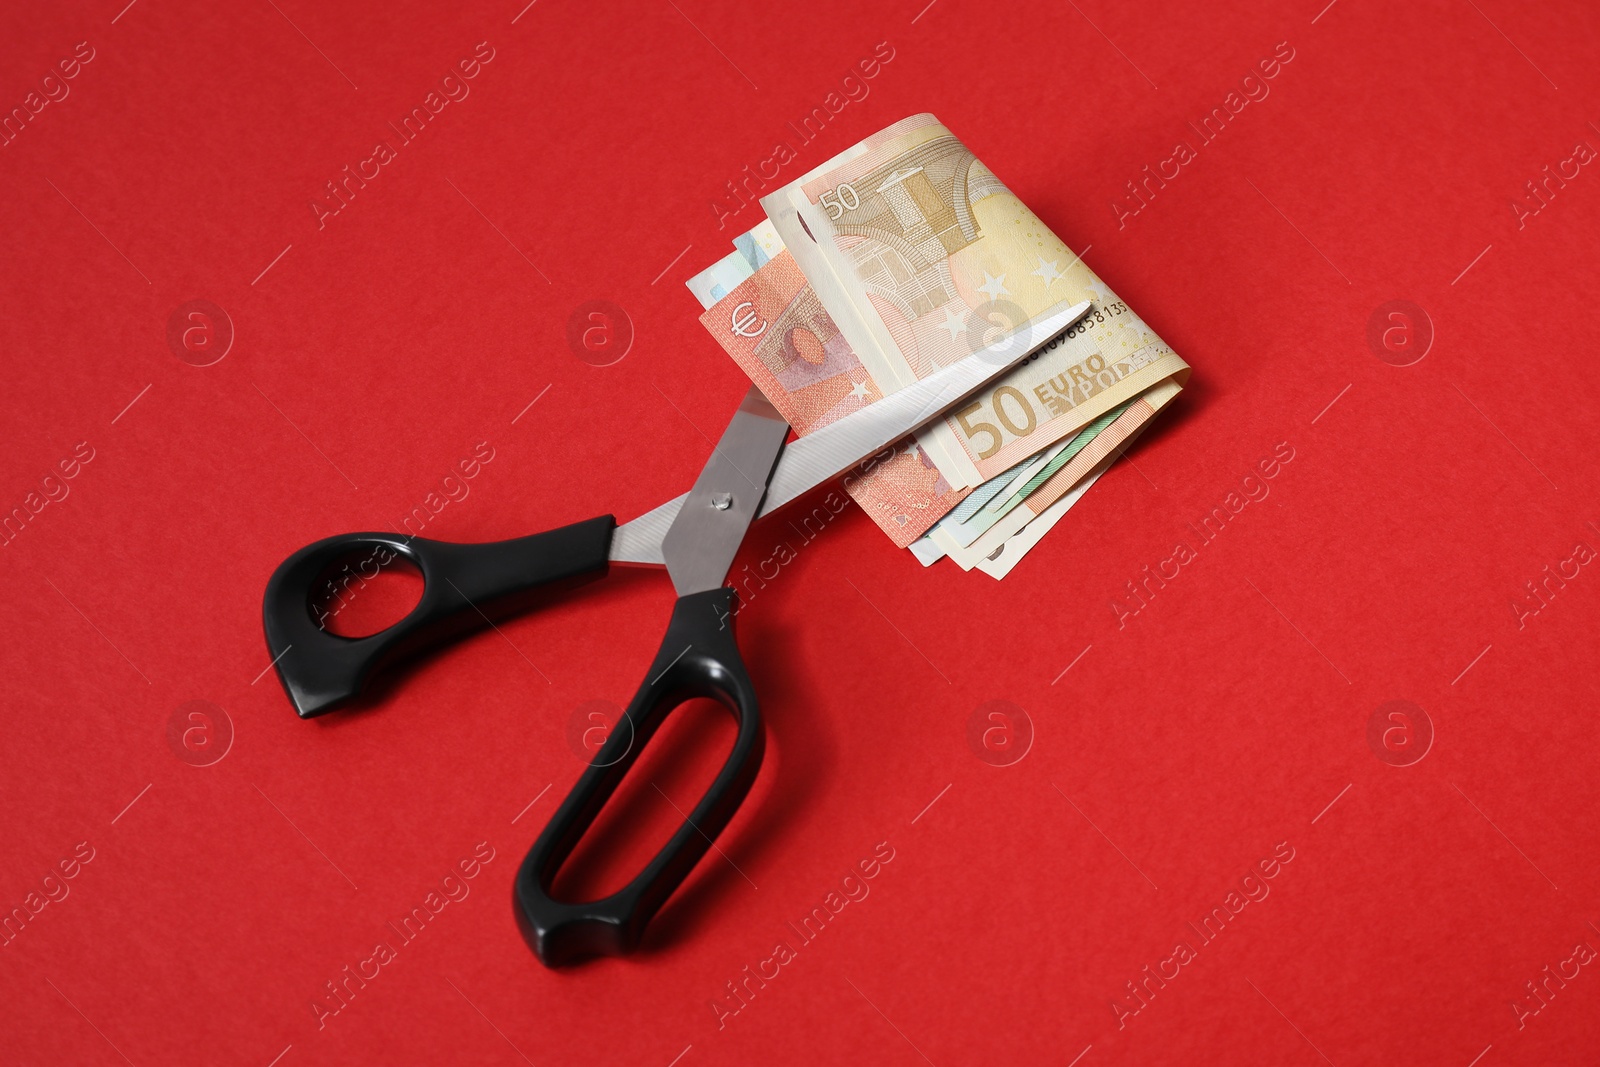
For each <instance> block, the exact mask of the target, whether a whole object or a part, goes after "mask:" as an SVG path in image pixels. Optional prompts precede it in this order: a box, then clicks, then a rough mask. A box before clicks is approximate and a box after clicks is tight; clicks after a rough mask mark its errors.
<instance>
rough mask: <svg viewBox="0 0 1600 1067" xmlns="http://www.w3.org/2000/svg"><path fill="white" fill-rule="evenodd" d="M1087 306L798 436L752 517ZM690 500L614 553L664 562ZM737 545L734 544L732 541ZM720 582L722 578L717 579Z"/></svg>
mask: <svg viewBox="0 0 1600 1067" xmlns="http://www.w3.org/2000/svg"><path fill="white" fill-rule="evenodd" d="M1092 306H1093V305H1092V304H1091V303H1090V302H1088V301H1085V302H1083V303H1081V304H1074V305H1072V306H1071V307H1068V308H1064V309H1062V310H1060V311H1054V312H1050V313H1048V314H1045V315H1043V316H1041V317H1039V318H1038V319H1036V320H1034V321H1033V322H1030V323H1029V324H1028V325H1026V326H1024V327H1023V328H1022V329H1021V330H1018V331H1015V332H1014V333H1012V334H1010V335H1008V336H1007V337H1004V338H1002V339H1001V340H999V341H997V342H995V343H994V344H992V345H989V346H988V347H987V348H982V349H979V350H978V351H977V352H974V353H973V354H972V355H970V356H968V357H966V358H965V359H962V360H960V361H958V362H956V363H952V364H950V366H948V367H945V368H944V369H943V370H941V371H938V372H937V373H934V374H931V375H929V376H928V377H926V378H924V379H922V380H921V381H920V382H916V383H914V384H912V385H908V386H906V387H905V388H904V389H901V390H899V391H897V392H894V393H890V394H889V395H888V396H886V397H884V398H883V399H882V400H879V401H878V402H877V403H875V404H871V405H869V406H868V407H866V408H863V409H862V410H861V411H858V412H856V413H855V414H853V415H847V416H845V417H844V418H842V419H840V420H839V421H838V422H835V423H833V424H831V425H829V426H824V427H823V428H822V429H820V430H818V431H817V432H816V433H813V434H809V435H807V436H805V437H802V438H801V439H800V440H798V441H795V442H794V443H793V444H791V445H789V447H788V448H786V449H784V450H783V455H782V456H781V458H779V460H778V465H777V469H776V470H775V471H774V472H773V474H772V478H771V481H770V482H769V483H768V484H767V491H766V497H765V499H764V500H763V501H762V503H761V509H760V511H759V512H758V513H757V514H756V516H755V517H756V518H760V517H761V516H763V515H767V514H770V513H771V512H773V511H776V510H777V509H778V508H780V507H782V506H783V505H785V504H787V503H789V501H791V500H793V499H795V498H796V497H798V496H802V495H804V494H805V493H808V492H810V491H811V490H812V489H814V488H816V487H817V486H818V485H820V484H822V483H823V482H825V481H827V480H828V479H829V478H832V477H834V476H835V475H838V474H839V473H841V472H843V471H845V470H848V469H849V468H850V467H853V466H854V465H856V464H857V463H860V462H861V461H862V460H864V459H866V458H867V457H868V456H870V455H872V454H873V453H875V452H878V451H881V450H882V449H883V448H884V447H885V446H887V445H890V444H892V443H894V442H895V441H898V440H899V439H900V438H902V437H904V436H905V435H906V434H908V433H910V432H911V431H913V430H915V429H916V428H917V427H919V426H921V425H923V424H924V423H926V422H928V421H930V420H932V419H934V418H936V417H937V416H939V415H941V414H943V413H944V412H945V411H947V410H948V409H950V408H951V407H953V406H955V404H956V402H957V401H959V400H961V399H962V398H963V397H965V396H967V395H968V394H969V393H971V392H973V391H974V390H975V389H977V388H978V387H980V386H982V385H983V384H985V383H986V382H989V381H992V380H993V379H995V378H997V377H999V376H1000V375H1002V374H1004V373H1005V372H1006V371H1008V370H1010V369H1011V368H1012V367H1014V366H1016V365H1017V364H1018V363H1021V362H1022V361H1023V360H1024V359H1026V358H1028V357H1029V356H1031V355H1033V354H1034V353H1036V352H1038V351H1039V350H1040V349H1042V348H1044V347H1045V346H1046V345H1048V344H1050V343H1051V342H1052V341H1054V340H1055V339H1056V338H1057V337H1059V336H1060V335H1061V334H1062V333H1063V332H1064V331H1065V330H1066V329H1067V328H1068V327H1070V326H1071V325H1072V324H1073V323H1075V322H1077V321H1078V320H1079V319H1081V318H1083V316H1084V315H1086V314H1087V313H1088V312H1089V309H1090V307H1092ZM730 428H731V427H730ZM702 477H703V475H702ZM697 484H698V483H697ZM688 497H689V494H688V493H685V494H683V495H682V496H678V497H674V498H673V499H671V500H669V501H667V502H666V503H665V504H662V505H660V506H659V507H656V508H654V509H652V510H650V511H647V512H645V513H644V514H643V515H641V516H639V517H638V518H637V519H634V520H633V521H632V522H628V523H624V524H623V525H621V526H619V527H617V532H616V535H615V537H614V538H613V539H612V542H611V558H612V559H613V560H616V561H618V562H625V563H649V564H656V565H661V564H664V563H665V562H666V560H665V558H664V557H663V555H662V548H661V546H662V542H663V540H664V539H665V537H666V534H667V531H668V529H669V528H670V527H671V526H672V525H673V521H674V520H675V519H676V518H677V517H678V513H679V512H680V511H681V510H682V508H683V505H684V502H685V501H686V500H687V499H688ZM741 537H742V533H741ZM734 547H735V549H737V547H738V546H737V544H735V546H734ZM729 560H730V562H731V560H732V557H731V556H730V557H729ZM724 574H726V568H724ZM721 580H722V576H720V575H719V576H718V578H717V581H718V582H720V581H721Z"/></svg>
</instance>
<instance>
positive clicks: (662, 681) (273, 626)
mask: <svg viewBox="0 0 1600 1067" xmlns="http://www.w3.org/2000/svg"><path fill="white" fill-rule="evenodd" d="M1089 308H1090V304H1089V303H1088V302H1084V303H1080V304H1077V305H1074V306H1072V307H1066V308H1062V307H1059V306H1058V307H1057V308H1055V309H1052V310H1051V311H1050V312H1048V313H1046V314H1044V315H1042V316H1039V317H1037V318H1036V319H1034V320H1033V321H1031V322H1030V323H1028V324H1026V325H1025V326H1024V327H1022V328H1021V329H1018V330H1015V331H1013V332H1012V333H1010V334H1009V335H1007V336H1006V337H1004V338H1001V339H1000V340H998V341H996V342H995V343H993V344H991V345H989V346H987V347H986V348H984V349H981V350H979V351H977V352H974V353H972V354H971V355H969V356H967V357H966V358H964V359H961V360H959V361H957V362H955V363H952V364H950V365H949V366H947V367H945V368H944V369H942V370H940V371H938V372H936V373H934V374H932V375H930V376H928V377H927V378H924V379H922V380H921V381H918V382H915V383H913V384H911V385H908V386H906V387H905V388H903V389H900V390H898V391H896V392H893V393H890V394H889V395H887V396H885V397H884V398H883V399H881V400H879V401H877V402H876V403H873V404H870V405H868V406H867V407H865V408H862V409H861V410H860V411H857V412H854V413H852V414H850V415H847V416H845V417H844V418H841V419H839V420H838V421H836V422H833V423H831V424H829V425H828V426H825V427H823V428H822V429H820V430H817V431H816V432H814V433H811V434H808V435H807V436H806V437H803V438H800V439H798V440H796V441H795V442H794V443H793V444H789V445H787V446H786V445H785V441H786V439H787V436H788V433H789V425H788V423H786V422H785V421H784V419H783V418H782V416H780V415H779V414H778V413H777V411H776V410H774V409H773V407H772V404H771V403H770V402H769V401H768V400H767V398H766V397H765V396H763V395H762V393H761V391H760V390H759V389H757V388H756V387H755V386H751V387H750V391H749V392H748V393H746V394H745V397H744V400H743V402H742V403H740V405H739V409H738V411H736V412H735V413H734V415H733V418H732V419H731V420H730V421H729V423H728V426H727V429H726V430H725V431H724V432H723V434H722V439H721V440H720V441H719V442H718V443H717V446H716V449H715V450H714V451H713V452H712V454H711V458H710V459H708V460H707V461H706V464H705V467H704V468H703V469H702V470H701V472H700V476H699V477H698V478H697V479H696V480H695V483H694V487H693V488H692V489H690V490H689V491H688V492H687V493H684V494H683V495H681V496H677V497H674V498H673V499H672V500H669V501H667V502H666V503H665V504H662V505H661V506H660V507H657V508H655V509H654V510H652V511H649V512H646V513H645V514H644V515H641V516H640V517H638V518H637V519H634V520H633V521H632V522H628V523H624V524H623V525H621V526H618V525H617V522H616V519H615V518H614V517H613V516H611V515H602V516H600V517H598V518H594V519H589V520H587V521H585V522H577V523H573V524H572V525H570V526H563V527H561V528H559V529H555V530H550V531H547V532H545V533H539V534H533V535H532V536H529V537H521V538H515V539H512V540H509V541H494V542H488V543H483V544H452V543H448V542H444V541H431V540H427V539H425V538H421V537H402V536H399V535H397V534H389V533H351V534H343V535H340V536H337V537H329V538H326V539H325V540H321V541H318V542H316V543H315V544H311V545H307V546H306V547H305V548H302V549H301V550H300V551H298V552H296V553H294V554H293V555H291V556H290V557H289V558H288V559H286V560H284V561H283V563H282V564H281V565H280V566H279V567H278V569H277V570H276V571H275V572H274V573H273V575H272V577H271V578H270V579H269V580H268V582H267V589H266V596H265V600H264V603H263V607H262V619H263V624H264V628H265V630H266V638H267V648H268V651H269V652H270V653H271V654H272V657H273V663H274V666H275V667H276V670H277V673H278V679H279V681H281V682H282V683H283V688H284V691H285V692H286V693H287V694H288V696H289V700H290V702H291V703H292V704H293V705H294V708H295V711H296V712H297V713H298V714H299V715H300V717H301V718H311V717H313V716H316V715H321V714H323V713H324V712H327V711H331V710H333V709H334V708H336V707H338V706H339V705H341V704H343V703H345V702H347V701H349V700H351V699H353V698H355V697H356V696H358V695H359V694H360V693H361V691H362V689H363V688H364V687H365V686H366V685H367V683H368V682H369V681H370V680H372V679H373V678H374V677H375V676H376V675H378V674H380V673H382V672H384V671H386V670H389V669H393V668H395V667H398V666H401V665H402V664H404V663H408V662H412V661H414V660H415V659H416V658H417V655H418V653H420V652H422V651H423V650H425V649H428V648H431V647H434V646H437V645H440V644H442V643H444V642H446V641H449V640H452V639H454V638H457V637H461V636H464V635H465V634H467V633H470V632H472V631H475V630H479V629H482V628H484V627H486V626H488V625H489V624H490V620H491V619H497V618H503V617H505V616H507V615H510V614H513V613H516V612H518V611H521V610H525V609H526V608H528V607H531V606H532V605H533V603H534V602H535V600H536V599H537V594H539V593H543V592H548V591H550V590H552V589H554V588H559V587H568V586H572V585H576V584H581V583H583V582H586V581H590V580H593V579H597V578H600V577H602V576H604V575H605V574H606V572H607V570H608V569H609V567H610V564H612V563H632V564H644V565H653V566H664V567H665V568H666V569H667V573H668V575H670V576H671V578H672V584H673V587H674V589H675V590H676V591H677V594H678V600H677V603H676V604H675V605H674V607H673V609H672V617H671V619H670V621H669V622H668V623H667V633H666V636H665V637H664V638H663V639H662V641H661V650H660V652H658V653H657V655H656V658H655V661H654V662H653V663H651V665H650V668H649V670H648V671H646V672H645V680H644V682H643V683H641V685H640V686H639V690H638V693H637V694H636V695H635V696H634V698H633V701H632V703H630V704H629V705H628V707H627V709H626V710H625V711H624V712H623V716H622V719H621V720H619V721H618V723H617V726H616V727H615V728H613V729H612V730H611V732H610V736H609V738H608V739H607V741H606V743H605V744H604V746H602V748H601V750H600V752H599V753H597V754H596V756H595V757H594V759H593V760H592V761H591V762H590V764H589V766H588V768H587V769H586V770H585V771H584V772H583V774H582V775H581V776H580V777H579V779H578V782H577V784H576V785H575V786H574V787H573V789H572V792H571V793H569V794H568V795H567V798H566V799H565V800H564V801H562V803H561V806H560V807H559V808H558V809H557V810H556V812H555V814H554V815H553V816H552V817H551V819H550V822H549V823H548V824H547V825H546V826H545V828H544V830H543V831H542V832H541V833H540V835H539V837H538V839H537V840H536V841H535V842H534V844H533V848H532V849H531V850H530V851H529V853H528V855H527V858H526V859H525V860H524V861H523V863H522V866H521V867H520V868H519V870H518V872H517V876H516V881H515V885H514V890H513V902H514V908H515V911H516V916H517V925H518V928H519V929H520V930H521V932H522V935H523V937H524V939H526V941H527V942H528V945H529V947H531V948H532V949H533V951H534V953H535V954H536V955H537V956H538V958H539V960H540V961H541V962H543V963H544V964H545V965H546V966H548V967H558V966H562V965H565V964H570V963H575V962H578V961H580V960H583V959H586V958H588V957H591V956H597V955H624V954H626V953H628V952H630V951H632V950H633V949H634V948H635V947H637V946H638V944H639V941H640V939H641V938H642V937H643V935H644V929H645V926H646V924H648V923H649V921H650V919H651V918H652V917H653V916H654V915H655V913H656V912H657V910H659V909H660V907H661V906H662V905H663V904H664V903H666V901H667V898H668V897H670V896H671V895H672V893H673V892H674V891H675V890H676V889H677V888H678V886H679V885H680V884H681V883H682V882H683V880H684V878H685V877H687V876H688V874H689V871H690V870H691V869H693V867H694V865H695V864H696V863H698V862H699V861H700V859H701V857H703V856H704V855H705V853H706V850H707V849H708V848H709V847H710V846H711V844H712V842H713V841H714V840H715V839H716V837H717V835H718V834H719V833H721V832H722V830H723V828H724V827H726V826H727V824H728V821H729V820H730V819H731V818H732V817H733V814H734V812H735V811H736V810H737V809H738V807H739V804H740V803H741V802H742V801H743V800H744V798H745V795H746V794H747V793H748V792H749V790H750V786H751V785H752V783H754V781H755V778H756V773H757V772H758V771H759V770H760V768H761V757H762V754H763V753H764V751H765V748H766V734H765V732H764V730H763V727H762V723H761V715H760V711H759V710H758V707H757V704H756V694H755V689H754V687H753V686H752V684H751V682H750V677H749V675H748V673H747V672H746V671H745V667H744V663H743V662H742V661H741V660H740V658H739V649H738V646H737V644H735V642H734V638H733V627H732V621H733V617H734V612H735V606H736V599H735V598H736V593H735V591H734V590H733V589H731V588H728V587H725V586H724V585H723V582H724V581H725V580H726V578H727V574H728V570H729V568H730V567H731V566H732V565H733V559H734V556H735V555H736V554H737V552H738V550H739V546H740V544H741V543H742V542H743V541H744V537H745V533H746V532H747V531H748V530H749V528H750V525H751V523H752V522H754V521H755V520H756V519H757V518H760V517H761V516H764V515H767V514H769V513H770V512H773V511H776V510H777V509H778V508H781V507H782V506H783V505H785V504H787V503H789V502H790V501H792V500H794V499H796V498H797V497H800V496H802V495H803V494H805V493H807V492H808V491H810V490H811V489H813V488H815V487H816V486H818V485H820V484H822V483H823V482H825V481H828V480H829V479H831V478H833V477H835V476H836V475H838V474H840V473H842V472H844V471H846V470H848V469H850V468H851V467H853V466H854V465H856V464H857V463H859V462H861V461H862V460H864V459H866V458H868V457H869V456H872V455H874V454H876V453H878V452H881V451H882V450H883V449H884V448H886V447H888V446H890V445H892V444H893V443H894V442H896V441H898V440H900V439H901V438H903V437H905V436H906V435H907V434H909V433H911V432H912V431H914V430H916V429H917V428H918V427H920V426H922V425H924V424H925V423H927V422H928V421H929V420H931V419H934V418H936V417H938V416H939V415H941V414H943V413H944V412H945V411H947V410H948V409H950V408H951V407H953V406H954V405H955V404H956V403H957V402H958V401H960V400H961V399H963V398H964V397H966V396H967V395H968V394H969V393H971V392H972V391H973V390H975V389H977V388H978V387H979V386H981V385H983V384H984V383H985V382H987V381H989V380H991V379H993V378H995V377H997V376H998V375H1000V374H1002V373H1003V372H1005V371H1006V370H1008V369H1009V368H1011V367H1012V366H1014V365H1016V364H1017V363H1020V362H1021V361H1022V360H1023V359H1025V358H1027V357H1028V356H1030V355H1032V354H1034V353H1035V352H1037V351H1039V350H1040V349H1042V348H1044V347H1045V346H1046V345H1048V344H1050V343H1051V342H1053V341H1055V340H1056V339H1057V338H1058V337H1059V336H1060V335H1061V334H1062V333H1063V332H1064V331H1066V330H1067V328H1068V327H1070V326H1072V325H1073V324H1074V323H1075V322H1077V321H1078V319H1080V318H1082V317H1083V315H1084V314H1085V313H1086V312H1087V311H1088V310H1089ZM362 553H366V554H367V556H366V558H367V559H368V560H370V561H372V563H373V565H374V566H375V567H381V566H382V565H384V564H386V563H388V562H392V561H393V560H395V559H405V560H409V561H410V562H411V563H413V564H415V566H416V567H417V569H418V570H419V571H421V573H422V579H423V590H422V596H421V598H420V599H419V600H418V601H417V604H416V606H415V607H414V608H412V609H411V611H410V613H408V614H407V615H406V616H405V617H404V618H402V619H401V620H400V621H399V622H396V623H395V624H393V625H392V626H390V627H389V628H387V629H385V630H381V631H379V632H378V633H375V634H371V635H369V636H366V637H359V638H349V637H342V636H339V635H337V634H334V633H331V632H329V631H328V630H327V629H325V628H324V625H323V622H324V620H323V618H321V617H319V615H318V613H317V610H316V606H315V602H314V599H313V594H314V593H315V592H316V591H317V590H318V588H319V586H323V587H325V586H326V585H327V580H326V575H327V574H328V573H329V572H330V571H331V569H332V568H333V566H335V565H336V564H337V563H338V562H339V561H341V560H348V559H350V558H352V556H354V555H359V554H362ZM363 569H364V567H363ZM374 573H376V571H374ZM697 697H709V698H711V699H714V700H717V701H718V702H720V703H721V704H723V705H724V706H725V707H727V708H728V709H729V710H730V711H731V712H732V713H733V717H734V720H735V722H736V727H737V736H736V737H735V739H734V743H733V750H732V751H731V752H730V753H729V755H728V758H727V761H726V762H725V763H724V764H723V766H722V769H721V770H720V771H719V772H718V773H717V776H716V778H715V779H714V780H713V781H712V783H711V786H710V788H709V789H708V790H707V791H706V794H705V796H704V797H703V798H702V799H701V800H700V803H699V804H698V805H696V807H695V809H694V810H693V811H692V812H691V813H690V814H689V816H688V817H687V818H686V819H685V820H684V822H683V825H682V826H680V827H679V828H678V829H677V831H676V832H674V833H673V835H672V837H671V838H670V839H669V840H668V841H667V843H666V844H665V845H663V846H662V848H661V850H660V851H659V852H658V853H656V855H655V856H654V858H652V859H651V860H650V862H649V863H648V864H647V865H646V866H645V868H644V870H643V871H641V872H640V873H639V874H638V876H636V877H635V878H634V879H633V881H631V882H629V883H628V884H627V885H625V886H623V887H622V888H621V889H619V890H617V891H616V892H615V893H612V894H611V895H610V896H607V897H604V898H602V899H599V900H594V901H588V902H577V903H575V902H570V901H562V900H557V899H555V898H554V897H553V896H552V895H551V886H552V884H553V882H554V880H555V876H556V873H557V872H558V871H559V870H560V868H561V865H562V864H563V863H564V862H566V860H567V858H568V856H570V855H571V854H572V851H573V849H574V848H575V847H576V846H577V844H578V842H579V841H580V840H581V839H582V838H583V835H584V834H585V833H586V832H587V831H588V829H589V827H590V825H591V824H592V823H593V822H594V820H595V817H596V816H598V815H599V813H600V810H601V809H602V808H603V807H604V806H605V803H606V801H607V800H608V799H609V798H610V797H611V795H612V793H613V792H615V790H616V788H617V786H618V785H619V784H621V782H622V780H623V778H624V777H625V776H626V775H627V772H628V769H629V768H630V767H632V766H633V764H634V762H635V760H637V758H638V756H639V753H640V751H641V750H642V749H643V748H644V746H645V745H647V744H648V743H649V741H650V739H651V737H652V736H653V735H654V734H655V732H656V730H657V729H658V728H659V727H660V726H661V724H662V723H663V722H664V721H665V719H666V717H667V714H668V713H669V712H671V711H672V710H673V709H674V708H676V707H677V706H678V705H680V704H682V703H684V702H685V701H687V700H691V699H694V698H697Z"/></svg>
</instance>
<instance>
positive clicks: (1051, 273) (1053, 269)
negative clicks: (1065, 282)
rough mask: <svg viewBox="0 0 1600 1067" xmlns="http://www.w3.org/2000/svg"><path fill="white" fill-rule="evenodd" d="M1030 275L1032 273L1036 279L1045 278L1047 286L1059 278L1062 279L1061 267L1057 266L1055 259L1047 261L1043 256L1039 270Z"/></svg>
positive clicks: (1040, 259)
mask: <svg viewBox="0 0 1600 1067" xmlns="http://www.w3.org/2000/svg"><path fill="white" fill-rule="evenodd" d="M1030 273H1032V274H1033V275H1034V277H1037V278H1043V279H1044V283H1045V285H1050V284H1052V283H1054V282H1055V280H1056V279H1057V278H1060V277H1062V274H1061V267H1060V265H1059V264H1057V263H1056V261H1055V260H1053V259H1051V260H1046V259H1045V258H1044V257H1043V256H1040V257H1039V269H1038V270H1036V271H1031V272H1030Z"/></svg>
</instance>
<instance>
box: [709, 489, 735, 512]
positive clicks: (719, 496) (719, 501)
mask: <svg viewBox="0 0 1600 1067" xmlns="http://www.w3.org/2000/svg"><path fill="white" fill-rule="evenodd" d="M711 506H712V507H714V508H716V509H717V510H718V511H727V510H728V509H729V508H730V507H732V506H733V494H732V493H712V494H711Z"/></svg>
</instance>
